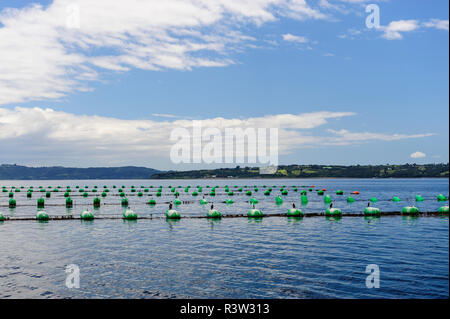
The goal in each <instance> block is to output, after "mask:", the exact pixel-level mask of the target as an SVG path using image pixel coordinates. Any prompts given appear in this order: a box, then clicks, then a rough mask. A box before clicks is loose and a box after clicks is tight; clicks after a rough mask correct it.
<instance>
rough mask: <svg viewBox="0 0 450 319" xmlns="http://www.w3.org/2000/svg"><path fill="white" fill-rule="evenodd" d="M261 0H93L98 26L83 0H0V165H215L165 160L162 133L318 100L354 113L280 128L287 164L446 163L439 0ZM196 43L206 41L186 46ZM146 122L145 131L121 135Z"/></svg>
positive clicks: (444, 39)
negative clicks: (213, 5)
mask: <svg viewBox="0 0 450 319" xmlns="http://www.w3.org/2000/svg"><path fill="white" fill-rule="evenodd" d="M120 2H121V1H119V2H118V3H120ZM211 2H213V1H211ZM216 2H218V5H223V4H221V3H220V2H221V1H220V0H217V1H216ZM265 2H266V1H262V2H261V3H264V5H263V4H261V3H259V2H256V1H248V3H247V4H246V5H247V6H244V4H242V3H244V1H241V2H236V6H239V5H240V6H242V8H237V9H236V8H232V9H226V8H224V9H222V10H220V11H216V10H215V9H214V10H213V9H210V8H208V9H204V8H191V9H192V12H191V14H192V15H191V16H189V15H188V14H187V13H184V12H185V11H188V10H186V9H182V11H183V14H182V16H180V15H179V13H177V12H176V13H174V15H173V16H172V15H171V14H167V17H165V16H164V18H167V21H166V20H164V19H163V18H161V19H159V20H161V21H159V20H158V18H159V17H160V16H161V15H158V16H155V17H154V19H153V20H152V21H155V22H154V23H149V22H147V20H146V19H145V16H139V10H140V11H142V10H143V8H133V4H134V3H138V1H137V0H136V1H129V2H127V1H124V2H122V3H121V4H120V7H117V8H115V9H114V10H115V11H114V10H113V9H112V8H110V7H108V4H107V1H99V2H98V5H99V6H100V7H101V6H102V5H105V7H104V12H109V13H110V14H108V15H105V16H106V18H105V17H103V18H99V19H98V21H99V22H98V25H96V23H95V22H96V19H97V18H98V17H96V16H95V14H92V12H94V13H95V12H96V10H98V9H99V8H87V6H89V2H87V1H84V0H80V1H64V0H61V1H36V2H31V1H4V0H3V1H1V2H0V12H1V13H0V52H1V53H0V61H1V60H3V61H4V62H3V64H2V62H0V96H2V97H3V98H0V146H3V147H2V148H3V149H5V148H7V149H10V150H11V152H8V153H7V154H5V153H4V152H2V154H1V155H0V163H18V164H27V165H34V166H38V165H65V166H101V165H106V166H111V165H143V166H148V167H155V168H159V169H167V168H170V169H191V168H192V169H194V168H200V167H208V165H206V164H201V165H190V164H185V165H175V164H173V163H171V162H170V160H168V156H169V155H168V154H169V152H168V150H167V145H168V143H169V141H168V139H167V136H164V135H159V134H160V133H161V131H167V130H168V129H170V127H174V126H177V125H179V122H177V121H181V120H188V121H189V120H192V119H194V120H202V121H205V123H215V122H216V121H217V118H218V117H220V118H225V119H229V120H231V119H240V120H242V121H250V122H252V119H255V118H257V119H259V118H265V117H267V116H276V115H280V114H289V115H292V116H293V117H292V121H293V122H296V121H297V120H298V122H301V119H302V117H301V116H302V114H305V113H319V112H336V113H352V114H351V115H342V116H336V117H333V118H327V119H325V123H322V122H320V124H317V125H315V126H314V127H309V128H303V127H301V126H298V127H295V128H294V131H295V134H297V135H296V136H295V138H292V140H288V139H289V138H290V137H289V136H291V135H290V134H288V133H289V132H290V131H288V132H286V134H282V135H281V136H282V137H283V138H286V140H285V141H284V142H285V143H286V144H287V147H286V145H285V148H287V150H285V151H282V152H281V154H280V163H282V164H293V163H296V164H297V163H298V164H315V163H319V164H344V165H347V164H357V163H360V164H383V163H407V162H410V163H411V162H417V163H430V162H431V163H433V162H448V153H449V152H448V142H449V141H448V130H449V126H448V117H449V114H448V110H449V108H448V105H449V100H448V97H449V92H448V86H449V83H448V79H449V74H448V69H449V65H448V61H449V51H448V48H449V43H448V39H449V35H448V12H449V8H448V6H449V3H448V1H441V0H438V1H424V0H422V1H420V0H415V1H411V0H410V1H406V0H397V1H393V0H391V1H363V0H362V1H348V0H347V1H345V0H336V1H331V0H329V1H306V2H304V1H301V0H297V1H294V0H292V1H286V4H283V5H282V6H280V5H279V4H278V3H277V4H276V5H274V4H271V3H270V0H267V2H268V4H265ZM33 3H40V4H42V6H41V7H36V6H32V4H33ZM73 3H75V4H76V5H77V7H75V8H79V19H80V20H79V22H80V27H81V28H80V29H78V28H71V29H69V30H68V31H67V30H64V29H63V28H62V27H61V26H60V25H57V23H55V22H54V21H55V20H58V18H61V14H62V13H66V14H72V13H73V11H72V10H71V9H73V7H70V6H71V5H72V4H73ZM147 3H149V2H147ZM174 3H175V6H176V5H178V4H179V3H180V2H178V1H175V2H174ZM369 3H375V4H377V5H378V6H379V8H380V17H381V27H380V28H379V29H368V28H366V25H365V20H366V17H367V15H368V13H366V12H365V8H366V5H367V4H369ZM68 6H69V8H70V9H69V10H67V8H68ZM118 6H119V5H118ZM136 6H138V5H136ZM8 8H16V10H11V9H8ZM61 8H62V9H61ZM249 8H250V9H251V10H250V9H249ZM64 9H65V10H64ZM147 9H148V10H149V11H148V12H150V14H151V12H153V11H157V10H156V9H155V8H154V7H151V3H150V7H149V8H147ZM161 10H162V12H163V13H166V11H165V9H164V8H162V9H161ZM196 10H198V11H196ZM208 10H212V11H211V12H208ZM61 12H62V13H61ZM116 12H118V13H116ZM124 12H126V13H124ZM114 14H118V16H114ZM123 15H128V16H127V17H124V16H123ZM268 15H272V17H273V18H272V17H269V16H268ZM213 16H214V17H215V18H214V19H213V18H211V17H213ZM55 17H56V19H55ZM175 18H176V19H179V20H177V22H176V23H175V22H173V21H174V19H175ZM192 18H193V19H194V20H195V22H192V21H191V20H190V19H192ZM64 19H66V17H64ZM64 19H63V18H61V21H63V20H64ZM102 19H103V20H102ZM108 19H111V21H112V22H111V23H114V22H117V21H119V22H120V23H119V22H118V23H117V24H118V25H113V26H109V25H107V24H108ZM148 19H149V20H151V19H152V17H149V18H148ZM184 19H185V20H184ZM103 21H104V22H103ZM184 21H186V22H184ZM198 21H200V22H198ZM183 23H184V24H183ZM83 24H84V25H83ZM101 28H104V29H101ZM188 31H189V32H196V33H197V34H196V35H192V34H190V33H189V34H188ZM199 34H200V35H199ZM148 39H151V41H150V40H148ZM211 39H212V40H211ZM2 40H3V41H2ZM1 43H3V44H1ZM205 44H207V45H209V47H210V48H213V49H211V50H197V49H192V48H194V47H197V46H199V45H205ZM171 45H174V47H173V48H172V47H170V49H168V47H169V46H171ZM180 51H181V53H180ZM136 52H138V53H136ZM168 55H169V56H170V57H171V58H170V59H167V60H166V58H167V56H168ZM119 57H120V58H119ZM130 61H131V62H130ZM155 61H156V62H155ZM161 61H162V62H161ZM205 61H207V62H205ZM2 74H3V75H2ZM2 86H3V88H2ZM36 108H39V109H36ZM49 108H50V109H52V110H53V111H51V112H50V113H48V111H46V110H47V109H49ZM55 113H56V114H55ZM161 114H166V115H164V116H161ZM94 116H98V117H100V120H96V118H95V117H94ZM295 116H300V117H299V118H296V117H295ZM2 118H3V120H2ZM136 121H137V122H136ZM139 121H144V124H143V125H144V126H145V127H146V128H147V126H148V131H146V133H145V134H146V135H147V136H146V137H145V138H144V137H142V139H141V136H139V137H136V135H135V133H130V136H127V134H128V133H127V130H126V127H128V125H130V126H139V125H141V124H142V123H141V122H139ZM219 122H220V121H219ZM62 123H66V125H63V124H62ZM83 123H92V124H89V128H87V127H86V126H87V124H86V125H83ZM95 123H98V127H97V128H96V130H95V129H93V128H92V127H91V126H96V124H95ZM115 123H117V124H119V125H124V126H123V128H122V129H121V130H119V131H117V128H118V127H119V125H117V126H116V125H115ZM102 125H103V126H102ZM281 129H283V128H282V127H281ZM108 130H110V131H108ZM158 130H159V131H158ZM336 132H341V133H340V134H336ZM116 134H119V135H120V136H121V137H122V140H121V139H120V138H118V136H117V135H116ZM155 134H156V135H155ZM152 136H155V137H154V139H156V140H158V141H159V142H160V144H161V145H158V143H156V141H154V140H152ZM304 136H307V137H308V139H309V140H310V141H308V142H306V141H305V142H302V140H301V137H304ZM136 139H138V140H139V141H136V142H135V143H131V142H130V144H132V145H130V147H129V148H127V145H128V141H130V140H136ZM340 139H342V141H343V142H342V143H340V142H339V140H340ZM298 141H300V142H298ZM145 143H150V144H151V146H149V147H148V148H141V147H139V144H140V145H143V144H145ZM135 144H136V145H135ZM289 146H292V147H289ZM73 147H76V148H77V149H78V152H75V151H74V149H73ZM416 152H420V153H419V155H418V156H414V157H411V154H413V153H416ZM422 153H423V154H422ZM210 166H211V167H217V166H225V165H210Z"/></svg>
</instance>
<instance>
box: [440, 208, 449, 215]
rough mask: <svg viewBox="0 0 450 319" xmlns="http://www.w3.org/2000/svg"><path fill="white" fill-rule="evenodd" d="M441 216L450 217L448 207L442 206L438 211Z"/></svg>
mask: <svg viewBox="0 0 450 319" xmlns="http://www.w3.org/2000/svg"><path fill="white" fill-rule="evenodd" d="M438 213H439V214H447V215H448V206H442V207H440V208H439V210H438Z"/></svg>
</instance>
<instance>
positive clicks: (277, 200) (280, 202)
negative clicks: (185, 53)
mask: <svg viewBox="0 0 450 319" xmlns="http://www.w3.org/2000/svg"><path fill="white" fill-rule="evenodd" d="M275 203H276V204H277V205H281V204H283V199H282V198H281V197H280V196H277V197H275Z"/></svg>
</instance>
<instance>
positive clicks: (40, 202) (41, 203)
mask: <svg viewBox="0 0 450 319" xmlns="http://www.w3.org/2000/svg"><path fill="white" fill-rule="evenodd" d="M44 206H45V199H43V198H38V200H37V207H38V208H44Z"/></svg>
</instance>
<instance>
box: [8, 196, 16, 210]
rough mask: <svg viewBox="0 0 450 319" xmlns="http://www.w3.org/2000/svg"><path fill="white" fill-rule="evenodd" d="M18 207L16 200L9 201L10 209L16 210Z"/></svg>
mask: <svg viewBox="0 0 450 319" xmlns="http://www.w3.org/2000/svg"><path fill="white" fill-rule="evenodd" d="M16 205H17V203H16V200H15V199H14V198H11V199H10V200H9V208H15V207H16Z"/></svg>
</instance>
